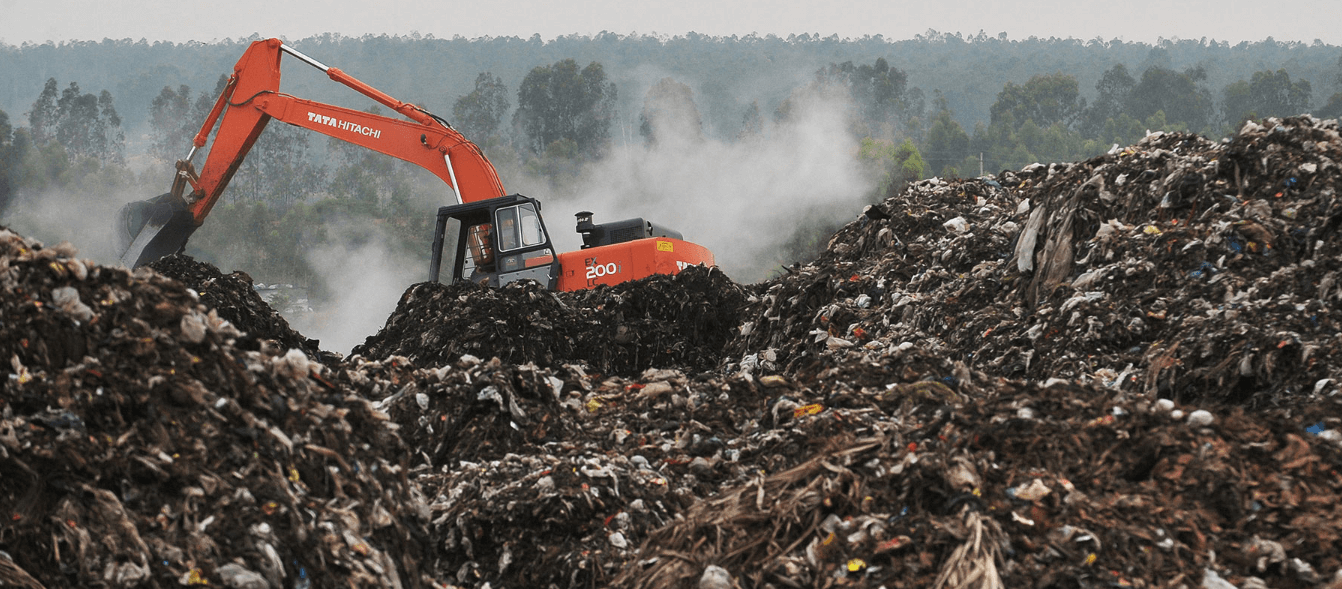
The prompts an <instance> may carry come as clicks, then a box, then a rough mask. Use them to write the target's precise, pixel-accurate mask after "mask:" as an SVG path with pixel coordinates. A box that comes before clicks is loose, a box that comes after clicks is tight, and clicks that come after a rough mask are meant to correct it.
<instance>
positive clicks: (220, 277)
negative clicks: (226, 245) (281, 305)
mask: <svg viewBox="0 0 1342 589" xmlns="http://www.w3.org/2000/svg"><path fill="white" fill-rule="evenodd" d="M149 267H151V268H153V269H154V270H156V271H157V272H158V273H159V274H162V275H164V276H167V277H168V278H175V279H177V280H178V281H180V282H181V283H182V284H184V285H186V286H187V288H190V289H192V290H193V291H195V292H196V294H197V296H199V297H200V300H201V302H202V303H204V304H205V306H207V307H209V308H211V309H214V310H215V311H217V312H218V313H219V316H220V317H221V318H223V319H224V320H226V321H228V322H229V323H232V324H233V326H234V327H237V328H238V329H239V330H240V331H242V332H243V335H242V336H241V337H240V338H238V340H237V341H236V342H234V344H235V345H236V346H237V347H239V348H241V349H246V350H256V349H259V348H260V346H261V345H262V344H263V343H266V344H267V345H269V346H270V347H277V348H278V349H279V350H281V351H286V350H290V349H293V348H298V349H300V350H303V352H304V353H306V354H307V355H308V356H309V357H311V358H313V359H316V360H321V361H323V362H325V363H328V364H330V363H333V362H336V361H338V360H339V358H338V357H336V356H335V355H334V354H332V353H331V352H324V351H323V350H322V349H321V342H319V341H317V340H314V339H310V338H307V337H304V336H303V334H301V333H298V332H297V331H294V330H293V329H292V328H291V327H289V322H288V321H287V320H286V319H285V318H284V317H283V316H282V315H280V314H279V313H278V312H277V311H276V310H275V309H273V308H271V306H270V305H268V304H266V302H265V300H264V299H263V298H261V295H260V294H259V293H257V292H256V289H255V288H253V284H252V278H251V277H250V276H248V275H247V273H246V272H233V273H231V274H224V273H222V272H220V271H219V269H218V268H215V267H214V266H212V265H210V264H206V263H203V262H199V261H197V260H195V259H194V258H192V257H191V256H188V255H186V254H180V253H179V254H173V255H171V256H167V257H163V258H159V259H158V260H155V261H154V262H151V263H150V264H149Z"/></svg>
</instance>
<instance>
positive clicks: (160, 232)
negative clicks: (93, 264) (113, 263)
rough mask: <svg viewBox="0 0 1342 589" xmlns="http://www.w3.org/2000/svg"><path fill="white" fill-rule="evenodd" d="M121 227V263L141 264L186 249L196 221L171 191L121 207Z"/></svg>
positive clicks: (135, 266)
mask: <svg viewBox="0 0 1342 589" xmlns="http://www.w3.org/2000/svg"><path fill="white" fill-rule="evenodd" d="M118 230H119V231H118V234H119V236H120V238H121V251H122V254H121V264H122V265H124V266H125V267H127V268H138V267H140V266H143V265H145V264H148V263H150V262H153V261H154V260H157V259H159V258H162V257H164V256H170V255H172V254H175V253H177V252H179V251H182V248H185V247H186V240H187V238H189V237H191V234H192V233H193V232H195V230H196V223H195V218H194V217H193V216H192V215H191V210H190V209H188V208H187V206H186V203H185V202H183V201H182V200H181V199H180V198H176V197H174V196H173V195H172V193H167V194H162V195H159V196H156V197H154V198H151V199H149V200H141V201H136V202H133V203H130V204H127V205H126V206H124V207H121V214H120V215H118Z"/></svg>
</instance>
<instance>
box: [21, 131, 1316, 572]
mask: <svg viewBox="0 0 1342 589" xmlns="http://www.w3.org/2000/svg"><path fill="white" fill-rule="evenodd" d="M1339 161H1342V139H1339V135H1338V127H1337V124H1336V123H1335V122H1320V121H1316V120H1313V119H1310V118H1307V117H1302V118H1293V119H1286V120H1280V121H1278V120H1268V121H1267V122H1266V123H1265V124H1262V125H1258V124H1250V125H1247V126H1246V127H1245V128H1244V130H1242V131H1241V132H1240V133H1239V134H1237V135H1236V136H1235V137H1234V138H1232V139H1231V140H1229V141H1228V142H1223V143H1214V142H1210V141H1207V140H1204V139H1202V138H1199V137H1196V136H1193V135H1185V134H1156V135H1152V136H1150V137H1148V138H1146V139H1145V140H1143V141H1142V142H1140V143H1139V144H1137V145H1134V146H1131V147H1129V148H1126V149H1122V150H1114V152H1112V153H1110V154H1106V155H1104V156H1100V157H1097V158H1093V159H1091V160H1088V161H1085V162H1079V163H1074V164H1053V165H1047V166H1045V165H1033V166H1029V167H1027V168H1025V169H1023V170H1020V171H1014V172H1003V173H1001V174H999V175H996V176H989V177H984V178H979V179H971V180H951V181H943V180H929V181H925V182H921V183H917V184H915V185H913V186H911V187H910V188H909V189H908V190H907V191H906V192H905V193H904V194H902V195H900V196H899V197H896V198H893V199H889V200H886V201H885V202H882V203H880V204H878V205H874V206H873V207H871V208H869V209H868V210H867V211H865V212H864V213H863V214H862V215H861V216H860V217H859V218H858V219H857V220H856V221H854V222H853V223H851V224H849V225H848V226H847V227H845V228H843V229H842V230H841V231H839V232H838V233H837V234H836V235H835V236H834V238H833V239H832V240H831V242H830V243H829V246H828V249H827V251H826V252H825V253H824V254H823V255H822V256H821V257H820V258H819V259H817V260H815V261H813V262H811V263H809V264H806V265H797V266H795V267H793V268H791V269H789V272H788V274H786V275H784V276H780V277H778V278H776V279H774V280H771V281H767V282H764V283H761V284H758V285H753V286H749V287H744V288H743V287H739V286H737V285H735V284H733V283H731V281H730V280H727V279H726V277H724V276H722V274H721V273H720V272H716V271H712V270H708V269H703V268H690V269H687V270H685V271H683V272H681V273H680V274H678V275H676V276H674V277H671V276H658V277H653V278H650V279H647V280H643V281H638V282H633V283H625V284H621V285H619V286H615V287H603V288H597V289H593V290H590V291H585V292H580V293H552V292H549V291H545V290H542V289H540V288H538V287H537V286H536V285H534V284H513V285H509V286H507V287H505V288H502V289H496V290H485V289H481V288H479V287H475V286H471V285H459V286H450V287H449V286H443V285H434V284H419V285H415V286H413V287H411V288H410V289H409V290H408V291H406V293H405V294H404V296H403V297H402V299H401V301H400V304H399V305H398V308H397V310H396V312H395V313H393V315H392V316H391V318H390V319H389V320H388V323H387V325H386V326H385V327H384V328H383V329H382V330H381V331H380V332H379V333H378V334H376V335H374V336H372V337H370V338H368V340H367V341H366V342H365V344H364V345H363V346H361V347H360V348H357V349H356V350H355V353H354V354H353V355H351V356H350V357H349V358H346V359H343V360H341V361H339V362H337V363H333V364H331V365H329V366H322V365H320V364H318V363H316V362H312V361H310V360H309V357H308V356H307V355H305V354H304V353H302V352H301V351H299V350H295V351H291V352H288V353H285V354H279V353H278V351H277V350H275V349H274V347H273V346H271V345H264V344H263V345H258V346H256V349H243V348H241V346H242V345H243V342H245V341H246V337H247V336H243V335H242V334H240V333H238V331H237V324H230V323H228V322H226V321H224V320H223V319H221V318H220V317H221V316H222V311H221V310H211V309H210V307H209V306H206V305H201V304H200V302H201V301H204V299H205V296H206V294H205V293H209V292H211V289H213V290H214V291H215V292H233V293H235V294H234V295H230V296H231V297H232V298H227V299H226V300H230V301H236V300H241V299H242V298H244V297H243V294H241V293H243V292H245V291H250V287H247V288H245V289H243V288H241V287H240V286H238V285H242V284H245V281H244V280H238V281H233V282H229V281H224V282H221V281H220V280H219V279H218V278H217V277H214V278H213V280H214V282H212V283H210V286H204V287H200V288H196V291H195V292H199V293H201V294H200V297H199V298H200V299H201V301H197V299H196V297H195V296H194V295H193V291H191V290H187V289H185V288H184V287H183V286H182V285H181V283H179V282H176V281H172V280H167V279H164V278H162V277H160V276H159V275H157V274H155V273H154V272H151V271H148V270H144V271H139V272H137V273H136V274H134V275H131V274H128V273H126V272H125V271H123V270H113V269H108V268H99V267H96V266H93V265H92V264H90V263H87V262H81V261H78V260H76V259H75V257H74V252H73V251H69V250H70V248H68V247H66V246H57V247H55V248H44V247H41V246H40V245H39V244H35V243H33V242H31V241H27V240H23V239H22V238H19V237H18V236H15V235H13V234H10V233H5V234H3V235H0V237H3V239H4V240H5V241H4V244H5V245H4V247H3V249H0V282H3V283H4V284H3V286H4V287H5V291H4V293H5V294H3V295H0V304H3V306H4V309H5V312H4V315H3V317H4V322H3V324H0V359H3V358H6V357H8V358H12V360H11V365H12V366H11V376H10V377H9V380H8V381H6V383H5V384H4V388H3V396H0V403H3V405H0V419H3V421H0V475H2V476H0V515H4V517H5V519H4V520H0V521H3V527H0V550H3V551H5V552H6V553H8V554H9V555H10V556H12V557H13V558H12V561H10V560H6V559H4V558H3V555H0V565H3V566H0V579H6V580H7V581H8V579H9V577H10V576H13V575H12V574H11V573H12V570H11V569H12V568H14V567H18V569H17V570H19V571H20V572H22V571H26V572H27V573H30V574H33V575H34V576H35V577H36V578H37V579H38V580H40V581H41V582H42V583H44V584H45V585H46V586H48V587H66V586H88V585H102V586H116V587H131V586H162V585H173V584H192V583H204V582H206V581H208V582H209V583H210V584H215V585H219V584H222V585H225V586H230V587H258V588H260V587H291V586H292V587H306V586H314V587H326V586H344V585H354V586H388V587H395V586H402V587H405V586H425V585H431V586H434V587H472V588H483V587H491V588H499V587H551V586H552V587H630V588H633V587H638V588H648V589H654V588H671V587H676V588H681V587H691V588H699V589H727V588H729V587H741V588H746V587H751V588H765V587H773V588H784V587H820V586H852V587H872V588H875V587H888V588H895V587H910V588H914V587H1017V586H1019V587H1027V586H1067V587H1073V586H1075V587H1139V588H1143V587H1157V586H1160V587H1179V586H1186V587H1194V586H1203V587H1213V588H1224V587H1240V588H1244V589H1250V588H1258V587H1269V586H1270V587H1284V588H1295V587H1300V588H1304V587H1342V557H1340V556H1339V555H1342V534H1339V533H1338V532H1337V530H1342V510H1339V508H1338V507H1337V506H1338V505H1340V504H1342V502H1340V501H1339V499H1342V497H1339V495H1340V494H1342V476H1339V475H1338V472H1339V466H1342V396H1340V395H1337V392H1338V383H1339V382H1342V381H1340V380H1339V378H1342V377H1339V375H1338V365H1339V360H1337V358H1339V357H1342V356H1339V353H1338V352H1339V350H1338V349H1337V347H1338V345H1339V344H1338V339H1337V338H1338V336H1337V332H1338V324H1339V316H1338V314H1337V311H1336V310H1335V306H1336V305H1337V303H1338V299H1339V294H1338V291H1339V288H1338V285H1337V284H1336V282H1337V277H1338V265H1339V251H1338V249H1337V248H1338V244H1337V241H1338V240H1337V236H1336V235H1334V233H1333V231H1334V230H1335V229H1337V227H1338V226H1339V225H1342V207H1339V206H1338V205H1337V200H1338V199H1337V194H1336V191H1337V190H1338V186H1339V177H1340V176H1342V171H1340V170H1339V169H1338V164H1337V162H1339ZM179 263H180V261H179ZM210 270H212V269H210V268H208V267H207V268H205V269H195V270H192V269H191V268H189V267H188V268H187V269H186V270H185V271H184V270H181V269H178V270H176V271H175V272H174V271H173V270H171V269H169V270H168V272H169V273H175V274H178V275H181V274H182V273H183V272H187V273H191V272H195V273H198V274H199V275H202V276H203V275H206V274H207V273H208V271H210ZM215 272H216V273H217V271H215ZM211 276H212V275H211ZM184 282H186V283H188V284H192V285H194V284H203V282H204V281H199V282H195V281H191V280H184ZM226 285H233V286H228V287H227V288H223V286H226ZM234 289H237V290H234ZM232 304H235V305H237V304H238V303H236V302H233V303H232ZM246 304H247V305H251V303H246ZM263 325H264V324H262V326H261V327H255V329H256V331H257V332H258V333H259V332H262V330H263V329H265V328H264V326H263ZM252 337H255V336H252ZM266 338H267V339H272V340H276V341H278V338H276V337H275V336H267V337H266ZM272 555H273V556H272ZM10 564H12V565H13V566H12V567H11V566H9V565H10Z"/></svg>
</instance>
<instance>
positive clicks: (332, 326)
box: [287, 225, 428, 355]
mask: <svg viewBox="0 0 1342 589" xmlns="http://www.w3.org/2000/svg"><path fill="white" fill-rule="evenodd" d="M327 232H328V233H327V235H328V236H329V238H330V243H329V244H326V245H323V246H321V247H317V248H314V249H313V250H311V251H309V252H307V260H308V263H309V265H310V266H311V267H312V270H313V272H314V273H315V275H316V277H315V280H317V281H319V282H321V286H322V287H323V290H324V291H325V292H326V293H329V295H328V297H327V300H326V301H324V302H323V303H321V308H320V309H318V311H317V312H316V313H312V314H308V313H303V314H294V315H292V316H290V317H287V319H288V320H289V322H290V324H291V326H292V327H293V328H294V329H296V330H298V332H299V333H302V334H303V335H305V336H307V337H310V338H313V339H317V340H320V341H321V347H322V349H323V350H329V351H333V352H339V353H341V354H346V355H348V354H349V352H350V350H351V349H352V348H354V346H356V345H359V344H361V343H363V342H364V339H366V338H367V337H368V336H371V335H373V334H375V333H377V332H378V330H379V329H382V326H383V325H384V324H385V323H386V322H387V317H389V316H390V315H391V313H392V311H395V310H396V303H397V301H399V300H400V298H401V293H403V292H405V290H406V289H407V288H409V287H410V285H412V284H414V283H416V282H422V281H424V280H425V274H426V273H427V268H428V262H427V261H426V260H421V259H420V258H418V257H414V258H406V257H405V256H404V255H402V254H399V253H397V252H396V251H395V249H394V248H393V247H392V246H391V245H390V239H389V238H388V237H387V236H386V235H384V234H382V233H381V231H380V230H378V229H377V228H375V227H369V226H366V225H365V226H360V227H352V226H349V225H339V226H334V227H328V229H327ZM427 250H428V245H427V244H425V251H426V253H427ZM426 259H427V256H426Z"/></svg>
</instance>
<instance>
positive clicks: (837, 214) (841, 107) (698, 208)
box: [525, 94, 873, 282]
mask: <svg viewBox="0 0 1342 589" xmlns="http://www.w3.org/2000/svg"><path fill="white" fill-rule="evenodd" d="M793 100H794V108H793V110H792V115H791V117H790V118H788V119H787V120H785V121H782V122H773V121H772V120H771V119H772V117H771V116H770V113H768V112H767V111H766V112H764V113H762V116H763V118H764V120H765V122H764V125H763V128H762V130H761V132H760V133H759V134H758V135H756V136H752V137H743V138H741V139H739V140H737V141H735V142H729V141H725V140H722V139H716V138H708V137H705V136H704V135H703V134H702V133H701V132H700V128H699V126H698V121H696V120H691V118H690V117H692V116H697V115H694V114H692V113H687V112H684V111H680V112H676V111H671V112H664V113H663V115H662V116H660V117H657V118H655V119H654V120H652V121H651V124H652V128H653V133H654V136H655V137H656V138H657V139H656V141H655V142H653V143H652V144H651V145H643V144H640V143H638V142H634V143H630V144H625V145H617V146H615V147H614V148H613V149H612V153H611V154H610V155H609V156H608V157H606V158H605V159H603V160H602V161H599V162H597V163H595V164H593V165H591V166H588V167H587V168H586V169H585V171H584V173H583V174H582V176H581V177H580V178H579V179H578V180H577V181H576V182H575V183H573V184H572V185H570V186H568V187H564V188H561V189H559V191H557V192H553V191H552V192H551V193H549V194H546V193H545V191H547V190H552V189H548V188H541V187H539V186H538V187H537V188H536V189H535V190H533V191H531V192H528V194H530V195H532V196H537V197H539V198H540V199H541V200H542V201H543V203H544V205H545V210H544V214H545V220H546V225H547V226H548V227H549V228H550V232H551V234H552V238H553V240H554V242H555V246H556V247H557V248H558V249H559V250H560V251H572V250H574V249H577V248H578V247H580V246H581V239H580V238H579V236H578V234H577V233H576V232H574V231H573V230H572V222H573V214H574V213H577V212H578V211H582V210H587V211H592V212H593V213H594V219H593V220H594V222H596V223H604V222H609V221H618V220H621V219H626V218H630V217H643V218H644V219H646V220H649V221H652V222H654V223H658V224H661V225H665V226H668V227H670V228H672V229H675V230H677V231H680V232H681V233H682V234H683V235H684V237H685V239H686V240H687V241H692V242H695V243H698V244H701V245H703V246H705V247H707V248H709V249H710V250H711V251H712V252H713V254H714V257H715V258H716V261H717V264H718V266H719V267H721V268H722V270H723V271H724V272H726V273H727V274H728V275H729V276H731V277H732V278H733V279H735V280H736V281H738V282H755V281H758V280H762V279H764V278H767V277H768V275H769V274H770V273H772V272H773V271H776V270H777V269H778V266H779V264H780V263H783V264H786V263H790V262H792V261H793V260H783V259H781V258H780V257H779V248H780V247H781V246H782V245H783V244H784V243H786V242H787V241H788V240H789V239H790V238H792V237H793V235H794V233H795V232H796V230H797V229H798V228H799V227H804V226H808V225H814V224H818V223H827V222H833V221H836V220H842V219H845V218H851V217H852V216H855V215H856V214H857V212H858V211H860V208H861V205H862V204H863V202H864V199H865V196H866V194H867V192H868V191H869V190H870V189H871V187H872V185H873V184H872V179H871V178H870V177H868V175H867V174H865V173H864V172H863V170H862V168H861V167H860V166H859V164H858V162H857V158H856V153H857V149H858V141H857V140H856V139H855V138H854V137H853V136H852V135H851V134H850V133H848V132H847V131H846V129H847V128H848V125H847V124H846V119H845V117H846V114H845V111H846V105H845V104H844V102H843V101H842V100H840V101H835V100H834V97H832V96H827V97H820V96H815V95H804V94H803V95H799V96H794V97H793ZM525 184H538V185H539V184H541V183H540V182H539V181H536V180H529V181H527V182H525ZM800 261H802V262H805V261H807V260H800Z"/></svg>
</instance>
